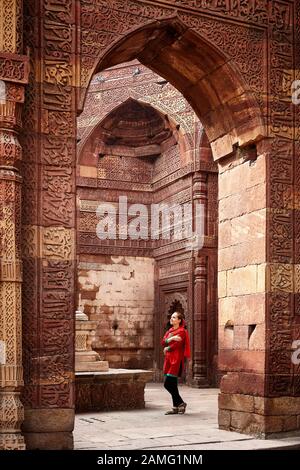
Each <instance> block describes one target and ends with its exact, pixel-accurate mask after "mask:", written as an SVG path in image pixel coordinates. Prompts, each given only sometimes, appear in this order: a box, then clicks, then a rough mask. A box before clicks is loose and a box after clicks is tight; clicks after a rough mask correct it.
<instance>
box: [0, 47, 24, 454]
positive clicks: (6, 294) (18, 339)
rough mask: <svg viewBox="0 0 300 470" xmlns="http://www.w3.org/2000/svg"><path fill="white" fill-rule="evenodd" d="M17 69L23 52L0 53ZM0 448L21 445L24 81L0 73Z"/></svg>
mask: <svg viewBox="0 0 300 470" xmlns="http://www.w3.org/2000/svg"><path fill="white" fill-rule="evenodd" d="M1 61H2V62H3V63H4V62H5V63H6V64H9V63H10V65H11V67H12V71H13V72H15V76H14V78H16V77H17V76H18V72H20V71H23V80H22V81H23V82H26V73H27V71H26V69H27V58H26V57H22V56H15V55H14V54H0V64H1ZM0 79H1V80H2V82H1V85H2V86H1V96H0V315H1V316H0V450H5V449H15V450H18V449H19V450H21V449H24V448H25V444H24V438H23V436H22V435H21V432H20V428H21V424H22V422H23V419H24V409H23V405H22V403H21V401H20V390H21V387H22V385H23V367H22V325H21V324H22V321H21V318H22V313H21V284H22V261H21V237H20V234H21V182H22V179H21V176H20V172H19V169H20V162H21V156H22V151H21V146H20V143H19V141H18V133H19V130H20V129H21V108H22V103H23V102H24V85H23V84H20V83H12V82H10V81H5V80H4V79H5V77H0Z"/></svg>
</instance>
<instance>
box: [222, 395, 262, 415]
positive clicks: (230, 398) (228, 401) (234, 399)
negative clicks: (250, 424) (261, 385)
mask: <svg viewBox="0 0 300 470" xmlns="http://www.w3.org/2000/svg"><path fill="white" fill-rule="evenodd" d="M219 408H220V409H225V410H235V411H244V412H246V411H248V412H251V413H252V412H254V397H253V396H251V395H242V394H231V393H219Z"/></svg>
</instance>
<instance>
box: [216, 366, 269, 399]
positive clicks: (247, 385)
mask: <svg viewBox="0 0 300 470" xmlns="http://www.w3.org/2000/svg"><path fill="white" fill-rule="evenodd" d="M220 389H221V392H224V393H244V394H249V395H256V396H257V395H258V396H263V395H264V391H265V377H264V375H263V374H255V373H246V372H240V373H237V372H236V373H235V372H229V373H227V374H226V375H224V376H223V377H222V379H221V383H220Z"/></svg>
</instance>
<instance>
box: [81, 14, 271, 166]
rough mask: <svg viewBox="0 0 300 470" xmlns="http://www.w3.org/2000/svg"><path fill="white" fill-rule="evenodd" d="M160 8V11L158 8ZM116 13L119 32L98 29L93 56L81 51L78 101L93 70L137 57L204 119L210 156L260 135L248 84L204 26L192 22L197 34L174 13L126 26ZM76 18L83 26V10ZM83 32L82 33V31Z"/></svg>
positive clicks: (261, 128)
mask: <svg viewBox="0 0 300 470" xmlns="http://www.w3.org/2000/svg"><path fill="white" fill-rule="evenodd" d="M157 13H158V12H156V14H157ZM161 13H162V14H163V13H164V10H163V8H162V9H161ZM118 14H119V17H120V18H119V19H120V20H121V21H122V20H123V23H122V32H121V34H119V35H118V34H117V35H114V38H115V37H117V39H116V40H114V41H113V40H112V35H110V37H109V38H108V36H107V35H106V34H105V32H104V31H102V32H101V34H100V33H99V38H100V37H101V42H100V43H98V46H97V45H96V43H94V56H93V57H96V59H94V58H93V60H91V58H90V60H89V61H86V60H85V59H86V58H85V57H84V56H83V62H82V76H81V95H80V106H81V107H82V105H83V102H84V97H85V93H86V90H87V87H88V84H89V82H90V80H91V77H92V75H93V74H94V73H97V72H98V71H101V70H103V69H105V68H108V67H112V66H114V65H117V64H119V63H122V62H127V61H130V60H133V59H136V58H137V59H138V60H139V61H140V62H141V63H142V64H144V65H146V66H147V67H149V68H150V69H152V70H153V71H155V72H156V73H158V74H159V75H161V76H162V77H164V78H166V79H168V81H170V83H172V84H173V85H174V86H175V87H176V88H177V89H178V90H179V91H180V92H181V93H182V94H183V96H185V98H186V99H187V100H188V101H189V102H190V103H191V105H192V106H193V109H194V110H195V112H196V114H197V115H198V117H199V118H200V120H201V121H202V122H203V124H204V127H205V129H206V133H207V136H208V139H209V141H210V143H211V145H212V150H213V154H214V158H215V159H218V158H220V157H222V156H224V155H227V154H229V153H231V152H232V148H233V146H234V145H240V146H245V145H247V144H249V143H253V142H255V141H258V140H260V139H261V138H262V137H263V136H265V135H266V129H265V126H264V120H263V117H262V113H261V110H260V108H259V105H258V102H257V101H256V99H255V96H254V94H253V92H252V91H250V90H251V87H249V85H248V84H247V83H246V82H245V80H244V78H243V77H242V74H241V73H240V71H239V70H238V68H237V67H236V64H235V63H234V61H233V60H231V59H232V58H231V57H230V56H225V54H224V53H223V52H221V51H220V49H219V47H218V46H216V45H215V44H214V45H212V43H211V41H210V40H209V39H208V38H207V37H205V35H204V34H203V33H205V30H204V31H203V32H202V30H201V29H200V28H197V29H200V30H201V32H202V34H199V31H196V30H195V29H194V27H193V28H191V27H189V26H188V25H187V24H186V23H185V22H183V21H182V19H180V18H179V17H178V16H172V17H171V18H170V17H168V18H163V19H160V20H157V21H154V22H151V21H150V22H149V18H148V19H146V18H145V19H143V18H136V20H137V22H136V24H135V25H134V26H133V27H132V23H130V24H128V23H127V21H128V18H126V15H125V14H124V17H123V18H122V19H121V16H122V14H121V13H120V12H118ZM89 18H90V16H89ZM82 22H83V25H82V26H83V30H84V27H85V25H86V17H85V15H84V14H82ZM141 22H142V25H141ZM126 26H127V28H126ZM194 26H195V25H194ZM197 26H199V25H197ZM89 27H90V26H89ZM83 36H84V38H86V37H87V35H86V33H85V32H83ZM108 44H109V45H108ZM83 50H84V48H83ZM195 51H197V53H195ZM248 110H251V113H250V112H249V111H248Z"/></svg>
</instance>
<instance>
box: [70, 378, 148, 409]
mask: <svg viewBox="0 0 300 470" xmlns="http://www.w3.org/2000/svg"><path fill="white" fill-rule="evenodd" d="M75 377H76V380H75V396H76V398H75V409H76V411H77V412H83V411H113V410H114V411H117V410H118V411H121V410H133V409H142V408H145V400H144V390H145V385H146V383H147V382H150V381H152V378H153V372H152V371H146V370H136V369H110V370H109V371H108V372H77V373H76V374H75Z"/></svg>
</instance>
